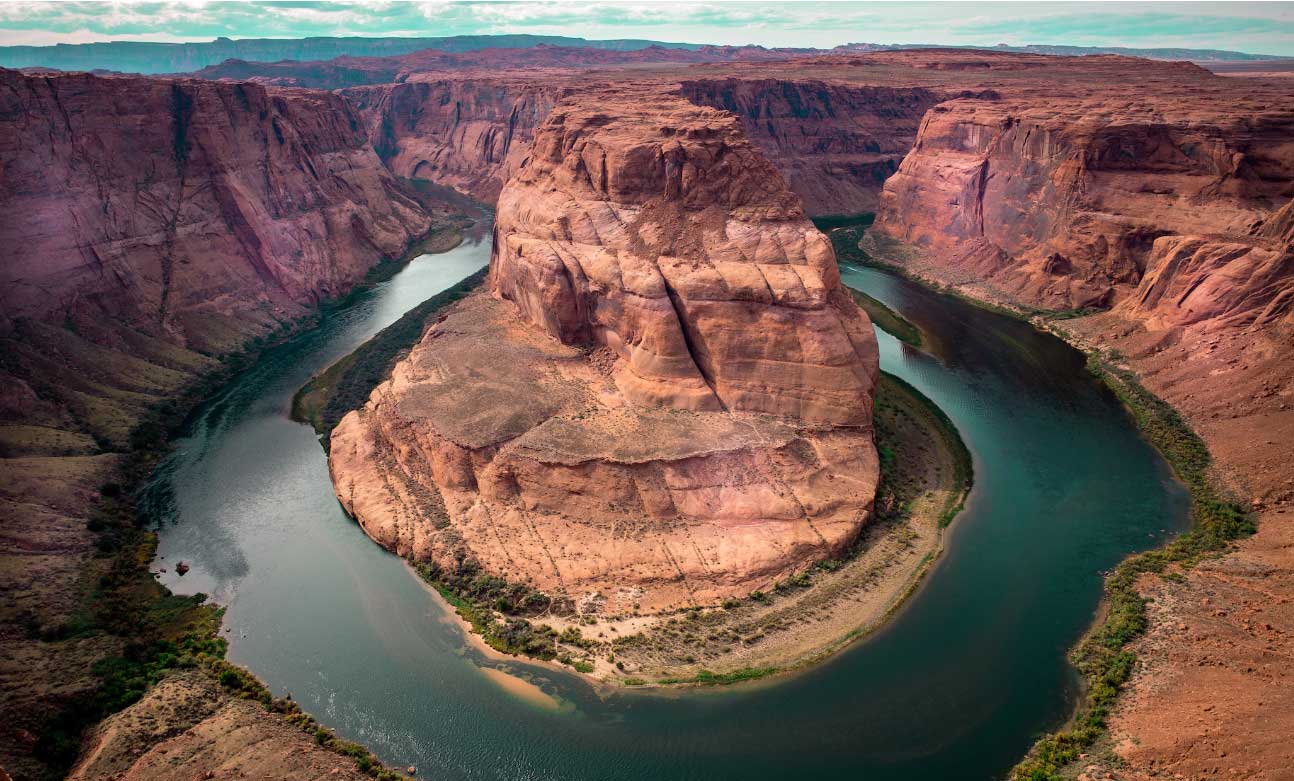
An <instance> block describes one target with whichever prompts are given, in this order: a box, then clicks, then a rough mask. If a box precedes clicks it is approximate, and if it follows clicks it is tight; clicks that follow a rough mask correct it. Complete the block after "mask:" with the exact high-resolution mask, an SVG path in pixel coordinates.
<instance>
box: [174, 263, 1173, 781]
mask: <svg viewBox="0 0 1294 781" xmlns="http://www.w3.org/2000/svg"><path fill="white" fill-rule="evenodd" d="M488 255H489V247H488V242H482V243H476V244H471V243H469V244H465V245H463V246H460V247H459V248H458V249H456V250H453V251H452V252H449V253H446V254H443V255H435V256H423V257H421V258H418V259H417V260H415V261H413V262H412V263H411V264H409V266H408V267H407V268H405V269H404V270H403V271H401V272H400V273H399V274H398V275H397V276H395V277H394V278H393V279H391V280H390V281H388V282H385V283H383V284H381V285H380V286H378V287H377V288H375V289H374V290H372V291H369V292H367V293H365V294H364V295H362V296H360V297H358V299H357V300H356V301H354V302H353V303H352V304H350V305H349V306H348V307H346V308H345V309H342V310H339V311H336V312H333V313H331V314H329V315H328V316H327V317H326V318H325V320H324V322H323V323H322V325H321V326H320V328H318V329H317V330H315V331H312V332H310V333H307V334H304V335H303V336H301V337H300V338H299V339H296V340H294V341H293V342H291V343H289V344H286V345H283V346H282V347H280V348H277V349H275V350H272V351H270V352H269V353H268V354H267V355H265V356H264V357H263V359H262V360H261V361H259V362H258V363H257V364H256V365H255V366H254V367H253V368H252V369H251V370H249V371H248V372H247V373H245V374H244V375H243V376H241V377H239V378H238V379H236V380H235V381H234V382H233V383H232V384H231V385H230V386H228V387H227V388H226V389H225V390H224V391H223V392H222V393H221V394H220V395H219V396H218V397H217V398H215V399H213V400H212V401H211V402H209V403H208V404H206V405H205V406H204V407H202V408H201V409H200V410H199V412H198V413H197V414H195V415H194V416H193V418H192V421H191V424H190V427H189V430H188V432H187V437H186V438H185V439H184V440H183V441H181V442H180V443H179V447H178V449H177V451H176V453H175V455H174V457H172V458H171V459H170V460H169V461H168V462H167V463H166V464H165V465H164V466H163V468H162V469H160V470H159V472H158V475H157V477H156V480H155V482H154V485H153V486H152V491H151V498H152V499H153V500H154V501H155V503H156V504H157V506H158V507H159V508H160V509H159V510H158V515H159V522H160V524H161V547H160V550H159V555H160V556H162V557H164V561H162V562H161V564H162V566H166V567H167V568H168V570H171V572H170V573H169V574H168V575H166V576H165V577H166V582H167V584H168V585H169V586H171V587H172V588H173V589H176V590H178V591H182V592H185V593H191V592H194V591H203V592H206V593H208V594H210V595H212V597H213V598H214V599H215V600H217V601H219V602H221V603H223V604H225V605H227V606H228V614H227V616H226V619H225V623H226V626H227V627H228V628H229V633H228V636H229V637H230V640H231V650H230V658H231V659H232V660H233V661H235V662H238V663H240V664H244V665H246V666H248V667H250V668H251V669H252V670H253V671H254V672H255V673H256V674H257V675H259V676H260V677H261V678H262V679H263V680H264V681H266V683H267V684H269V686H270V687H271V688H272V689H273V690H274V691H275V692H276V693H278V694H282V693H284V692H291V694H292V696H293V697H295V698H296V699H297V700H298V701H299V702H300V703H301V705H302V706H303V707H305V708H306V709H307V710H308V711H310V712H312V713H314V714H315V715H316V716H317V717H318V718H319V719H320V720H321V721H323V722H324V723H325V724H327V725H329V726H331V727H333V728H335V729H336V730H337V731H338V732H339V733H341V734H343V735H345V736H346V737H349V738H352V739H355V740H359V741H362V742H364V743H366V744H368V745H369V746H370V747H372V748H373V750H374V751H375V752H376V753H377V754H378V755H379V756H381V757H382V758H383V759H384V760H386V761H387V762H388V763H391V764H393V765H397V766H400V767H404V766H406V765H417V766H418V770H419V775H420V776H423V777H429V778H457V777H463V778H508V779H512V778H554V779H556V778H590V779H591V778H598V779H603V778H616V779H629V778H634V779H637V778H643V779H647V778H652V779H658V778H665V777H670V778H742V779H750V778H783V777H787V776H790V775H792V774H795V775H797V776H798V777H815V776H826V775H843V774H848V777H851V778H865V779H905V780H910V779H936V778H938V779H943V778H970V779H987V778H991V777H994V776H999V775H1001V774H1002V773H1003V772H1004V771H1005V770H1006V769H1007V768H1009V767H1010V765H1011V764H1012V763H1013V762H1014V760H1015V759H1016V758H1018V757H1019V756H1020V755H1021V754H1022V753H1023V752H1024V751H1025V750H1026V749H1027V748H1028V746H1029V744H1030V742H1031V741H1032V739H1033V738H1034V737H1035V736H1036V734H1037V733H1038V732H1040V731H1042V730H1044V729H1047V728H1049V727H1052V726H1055V725H1056V724H1057V723H1058V722H1059V721H1061V720H1063V718H1064V717H1065V715H1066V713H1067V712H1068V709H1069V707H1070V705H1071V703H1072V698H1073V696H1074V694H1075V677H1074V675H1073V673H1072V671H1071V670H1070V669H1069V668H1068V666H1067V664H1066V662H1065V652H1066V649H1067V648H1069V647H1070V646H1071V645H1072V644H1073V642H1074V641H1075V640H1076V639H1077V638H1078V637H1079V635H1080V634H1081V633H1082V631H1083V630H1084V628H1085V627H1086V626H1087V625H1088V623H1089V622H1090V621H1091V618H1092V616H1093V613H1094V611H1095V609H1096V607H1097V602H1098V600H1099V597H1100V588H1101V578H1100V572H1101V571H1102V570H1105V569H1108V568H1110V567H1111V566H1113V565H1114V564H1115V563H1116V562H1117V561H1118V560H1119V559H1121V558H1122V557H1123V556H1124V555H1126V554H1127V553H1129V552H1131V551H1135V550H1139V549H1143V548H1146V547H1149V546H1153V545H1157V544H1159V543H1160V542H1162V540H1163V538H1164V537H1165V536H1166V535H1168V534H1171V533H1173V532H1175V531H1176V530H1179V529H1180V528H1181V527H1182V526H1183V525H1184V523H1185V517H1186V503H1185V496H1184V493H1183V491H1182V490H1181V489H1180V487H1179V486H1178V485H1177V484H1176V483H1175V482H1173V481H1172V480H1171V478H1170V476H1169V473H1168V472H1167V469H1166V467H1165V466H1164V465H1163V463H1162V461H1161V460H1160V459H1159V458H1158V457H1157V455H1156V454H1155V453H1154V451H1152V450H1151V449H1150V448H1149V447H1148V446H1147V445H1145V444H1144V443H1143V442H1142V441H1141V440H1140V439H1139V438H1138V437H1137V436H1136V434H1135V432H1134V431H1133V429H1132V426H1131V424H1130V423H1129V421H1128V419H1127V418H1126V417H1125V415H1124V414H1123V412H1122V411H1121V410H1120V409H1119V407H1118V405H1117V403H1116V402H1115V401H1114V399H1113V398H1112V397H1110V396H1109V394H1108V393H1106V392H1104V391H1103V390H1102V389H1101V388H1100V387H1099V386H1098V385H1096V384H1095V383H1094V382H1093V381H1092V380H1091V379H1090V378H1089V377H1088V376H1087V374H1086V373H1085V372H1084V370H1083V362H1082V357H1081V356H1080V355H1079V354H1078V353H1076V352H1074V351H1073V350H1071V349H1069V348H1068V347H1066V346H1065V345H1064V344H1062V343H1061V342H1059V341H1058V340H1056V339H1053V338H1051V337H1049V336H1045V335H1042V334H1039V333H1038V332H1036V331H1034V330H1033V329H1031V328H1030V327H1029V326H1028V325H1026V324H1024V323H1020V322H1016V321H1014V320H1010V319H1007V318H1003V317H1000V316H997V315H994V314H991V313H988V312H985V311H982V310H979V309H976V308H973V307H971V306H968V305H966V304H964V303H962V302H960V301H957V300H955V299H951V298H948V297H944V296H939V295H936V294H934V293H931V292H928V291H926V290H924V289H921V288H919V287H917V286H915V285H912V284H911V283H909V282H906V281H904V280H902V279H899V278H896V277H893V276H890V275H888V274H885V273H883V272H879V271H874V270H870V269H854V268H844V269H842V274H843V276H844V279H845V281H846V282H847V283H848V284H850V285H852V286H855V287H858V288H861V289H863V290H866V291H867V292H868V293H870V294H871V295H872V296H873V297H875V298H877V299H880V300H882V301H884V302H886V303H887V304H889V305H891V306H892V307H893V308H895V309H896V310H898V311H900V312H902V313H903V314H904V315H905V316H906V317H908V319H910V320H912V321H913V322H914V323H916V324H917V325H918V326H920V327H921V328H922V329H923V331H924V332H925V333H926V335H927V341H928V344H927V350H928V352H922V351H918V350H913V349H911V348H908V347H906V346H904V345H902V344H900V343H899V342H897V341H895V340H894V339H892V338H890V337H888V336H887V335H885V334H881V335H880V342H881V362H882V366H883V368H884V369H885V370H886V371H889V372H892V373H894V374H897V375H899V376H901V377H903V378H904V379H906V380H907V381H909V382H910V383H912V384H913V385H915V386H916V387H918V388H919V389H921V390H922V391H923V392H924V393H925V394H926V395H928V396H929V397H930V398H932V399H933V400H934V401H935V402H936V403H938V404H939V405H940V406H941V407H942V408H943V409H944V410H946V411H947V412H948V414H949V416H950V417H951V418H952V419H953V421H954V422H955V423H956V425H957V427H958V428H959V429H960V430H961V432H962V434H963V436H964V437H965V439H966V441H967V444H968V445H969V447H970V449H971V451H972V452H973V454H974V457H975V477H976V484H975V489H974V491H973V493H972V495H971V499H970V501H969V503H968V505H967V509H966V510H965V512H963V514H962V515H961V516H960V517H959V518H958V520H957V521H956V523H955V524H954V526H953V528H952V530H951V532H950V539H949V545H948V549H947V552H946V553H945V555H944V557H943V559H942V560H941V561H940V563H939V564H938V566H937V567H935V568H934V570H933V571H932V572H931V574H930V576H929V577H928V578H927V580H926V582H925V584H924V586H923V587H922V588H921V589H920V590H919V592H918V593H917V594H916V595H915V596H914V597H913V598H912V599H911V600H910V602H909V603H908V605H907V606H906V608H905V609H904V610H902V611H901V612H900V613H899V615H898V616H897V617H896V618H895V620H894V621H893V622H892V623H891V624H890V625H889V626H888V627H886V628H885V629H884V630H882V631H881V632H880V633H878V634H876V635H874V636H872V637H871V638H869V639H867V640H866V641H864V642H861V643H858V644H856V645H855V646H854V647H852V648H851V649H849V650H848V651H846V652H844V653H842V654H839V655H838V656H836V657H835V658H834V659H832V660H831V661H829V662H827V663H826V664H823V665H821V666H819V667H817V668H814V669H812V670H810V671H807V672H804V673H802V674H799V675H796V676H793V677H790V678H787V679H785V680H778V681H773V682H763V683H759V684H755V685H750V686H742V687H732V688H726V689H716V690H707V691H701V692H683V693H673V694H669V695H664V696H662V695H652V694H644V693H632V692H631V693H626V694H618V695H615V696H609V697H605V698H603V697H599V696H598V695H597V694H595V693H594V691H593V690H592V689H591V688H590V687H589V686H587V685H586V684H585V683H584V682H582V681H581V680H580V679H579V678H577V677H575V676H568V675H565V674H562V673H557V672H553V671H550V670H546V669H541V668H536V667H532V666H528V665H524V664H520V663H516V664H513V665H511V671H512V672H514V673H517V674H519V675H522V676H523V677H526V678H528V679H529V680H530V681H532V682H533V683H536V684H538V685H540V686H541V687H542V688H543V689H544V691H545V692H547V693H548V694H550V695H551V696H553V697H556V698H557V699H558V702H559V704H560V707H557V708H552V707H547V708H545V707H540V706H539V705H537V704H536V703H534V702H533V701H527V700H523V699H519V698H517V697H514V696H513V695H511V694H509V693H508V692H506V691H505V690H504V689H503V688H502V687H501V686H499V685H498V684H497V682H496V681H495V680H494V679H492V678H491V677H488V676H487V675H485V674H483V673H482V672H481V671H480V669H479V668H478V667H477V665H476V663H477V662H480V661H482V660H481V659H480V658H479V656H478V654H477V653H476V652H475V651H474V650H471V649H470V648H469V647H468V646H467V645H466V644H465V641H464V638H463V636H462V634H461V633H460V631H459V630H458V628H457V626H456V625H455V624H454V623H453V622H452V621H450V620H449V618H448V615H447V613H446V609H445V608H444V607H443V606H442V605H441V603H439V602H438V601H437V599H436V598H435V597H433V595H431V594H430V593H429V592H428V591H427V590H426V589H425V588H424V587H423V585H422V584H421V583H420V581H419V580H418V579H417V578H416V577H415V576H414V575H413V574H412V573H411V572H410V571H409V570H408V569H407V568H406V567H405V566H404V565H403V564H402V563H401V562H400V561H399V560H398V559H396V558H395V557H393V556H391V555H389V554H387V553H386V552H384V551H382V550H381V549H379V548H378V547H377V546H376V545H374V544H372V543H371V542H370V541H369V540H368V539H367V538H366V537H365V536H364V535H363V533H362V532H361V531H360V530H359V528H358V526H356V525H355V524H354V523H353V522H352V521H351V520H349V519H348V518H347V517H346V516H345V515H344V514H343V513H342V511H341V509H340V508H339V506H338V505H337V502H336V501H335V500H334V498H333V495H332V490H331V486H330V483H329V480H328V471H327V464H326V461H325V458H324V453H323V450H322V449H321V448H320V446H319V444H318V442H317V441H316V440H315V436H314V434H313V432H312V431H311V430H310V429H309V428H308V427H306V426H302V425H299V424H296V423H293V422H292V421H290V420H289V419H288V417H287V413H288V408H289V403H290V400H291V397H292V394H293V393H294V392H295V391H296V389H297V388H299V387H300V386H301V385H302V384H303V383H304V382H305V381H306V380H307V379H308V378H309V377H310V376H311V375H312V374H313V373H315V372H317V371H319V370H320V369H322V368H324V367H326V366H327V365H329V364H330V363H331V362H332V361H334V360H336V359H337V358H339V357H341V356H343V355H345V354H346V353H348V352H349V351H351V350H352V349H354V348H355V347H356V346H357V345H358V344H360V343H362V342H363V341H364V340H365V339H366V338H367V337H368V336H371V335H372V334H373V333H375V332H376V331H377V330H379V329H380V328H381V327H383V326H385V325H387V324H389V323H390V322H392V321H394V320H395V319H396V318H398V317H399V315H400V314H401V313H403V312H404V311H407V310H408V309H409V308H411V307H413V306H414V305H416V304H417V303H419V302H421V301H423V300H425V299H426V298H428V297H430V296H432V295H434V294H435V293H437V292H439V291H440V290H442V289H444V288H446V287H448V286H450V285H452V284H454V283H455V282H457V281H459V280H460V279H462V278H463V277H466V276H468V275H469V274H471V273H472V272H474V271H475V270H477V269H478V268H480V267H481V266H483V265H484V264H485V263H486V262H487V260H488ZM179 559H183V560H184V561H186V562H188V563H190V564H191V565H192V567H193V569H192V571H190V572H189V573H188V574H187V575H186V576H184V577H183V578H180V577H178V576H176V575H174V573H173V567H172V566H170V565H171V564H173V563H174V562H175V561H176V560H179ZM491 664H495V665H496V666H497V663H493V662H492V663H491Z"/></svg>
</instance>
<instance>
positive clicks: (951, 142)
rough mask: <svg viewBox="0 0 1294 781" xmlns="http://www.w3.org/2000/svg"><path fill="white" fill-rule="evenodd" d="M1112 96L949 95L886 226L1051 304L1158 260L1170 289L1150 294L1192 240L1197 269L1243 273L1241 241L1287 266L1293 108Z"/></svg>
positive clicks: (1125, 289)
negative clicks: (1283, 235)
mask: <svg viewBox="0 0 1294 781" xmlns="http://www.w3.org/2000/svg"><path fill="white" fill-rule="evenodd" d="M1214 81H1217V80H1216V79H1214ZM1201 91H1204V90H1201ZM1105 100H1106V96H1104V95H1100V94H1097V95H1094V96H1092V97H1089V98H1086V99H1075V98H1073V97H1072V96H1071V97H1065V98H1061V99H1057V100H1053V101H1048V102H1046V103H1045V104H1044V105H1042V106H1039V105H1029V104H1025V103H1023V102H1021V101H1019V100H1015V101H1010V100H1003V101H983V100H956V101H951V102H949V103H945V104H941V105H939V106H936V107H935V108H934V109H933V110H932V111H931V112H930V113H929V115H927V117H926V118H925V120H924V121H923V122H922V125H921V131H920V134H919V136H918V138H917V141H916V144H915V146H914V147H913V149H912V152H911V153H910V154H909V155H908V157H907V158H906V159H905V160H904V162H903V164H902V166H900V168H899V171H898V172H897V173H896V174H895V176H894V177H893V178H892V179H890V180H889V181H888V182H887V183H886V185H885V189H884V192H883V194H882V198H881V201H882V203H881V211H880V215H879V217H878V220H877V230H878V232H880V233H883V234H888V235H889V236H890V237H892V238H896V239H899V240H900V241H902V242H905V243H908V244H913V245H916V247H917V248H919V249H920V250H921V251H922V252H923V253H924V254H925V255H926V256H927V257H928V259H929V260H930V262H931V264H932V265H933V266H937V267H940V268H943V269H944V270H945V271H946V272H947V273H948V274H949V275H951V276H952V277H953V278H961V277H965V278H966V279H974V280H975V281H976V283H977V284H981V285H984V286H986V287H988V288H991V289H992V290H994V291H995V292H997V293H998V294H1000V295H1002V296H1004V297H1006V298H1009V299H1012V300H1014V301H1016V302H1019V303H1023V304H1026V305H1030V306H1040V307H1045V308H1053V309H1067V308H1080V307H1092V306H1095V307H1107V306H1110V305H1112V304H1113V303H1115V302H1117V301H1120V300H1123V299H1125V298H1129V297H1130V296H1133V295H1134V290H1136V288H1137V286H1138V285H1139V284H1140V283H1141V282H1142V280H1143V277H1146V276H1147V274H1150V275H1152V276H1154V277H1156V279H1155V280H1154V281H1153V282H1149V284H1151V286H1152V287H1153V288H1155V289H1156V290H1158V291H1160V292H1158V293H1157V292H1154V291H1143V292H1144V293H1145V295H1144V296H1142V293H1137V294H1136V295H1138V296H1142V297H1143V298H1145V299H1146V301H1149V300H1150V299H1151V298H1154V299H1156V300H1158V298H1159V297H1160V293H1161V292H1162V290H1163V287H1164V279H1163V277H1164V274H1165V273H1176V270H1177V269H1179V268H1180V267H1181V266H1182V264H1181V263H1180V259H1181V257H1182V256H1183V253H1185V254H1186V255H1189V256H1191V257H1193V258H1194V259H1195V260H1194V261H1193V262H1192V263H1191V264H1188V265H1189V266H1191V267H1193V268H1195V269H1196V270H1198V269H1199V268H1200V267H1201V264H1204V265H1207V266H1209V267H1210V268H1221V266H1228V267H1229V268H1230V271H1226V272H1224V273H1223V277H1227V276H1230V277H1231V282H1236V281H1242V280H1241V277H1245V276H1248V271H1245V272H1243V273H1238V272H1239V270H1240V266H1235V265H1232V260H1233V259H1234V257H1235V256H1236V254H1237V251H1238V250H1237V246H1239V245H1243V246H1245V247H1251V248H1253V251H1252V253H1250V252H1248V251H1246V252H1243V253H1241V254H1249V255H1250V257H1249V259H1248V260H1246V261H1245V262H1244V264H1245V265H1246V268H1248V267H1250V266H1252V270H1253V271H1254V272H1255V273H1257V274H1258V275H1259V276H1260V277H1263V278H1267V277H1272V276H1273V275H1274V277H1280V276H1282V274H1284V276H1286V277H1288V268H1287V266H1285V267H1284V268H1286V271H1285V272H1282V271H1281V268H1282V263H1281V261H1279V260H1278V259H1276V258H1273V257H1270V256H1269V255H1268V254H1267V253H1268V252H1269V250H1270V249H1271V248H1273V247H1274V246H1275V244H1274V243H1273V241H1272V240H1270V239H1267V238H1264V237H1263V236H1261V235H1260V234H1261V226H1262V225H1263V224H1264V222H1265V221H1266V220H1267V219H1268V217H1269V216H1271V215H1272V213H1273V212H1274V211H1276V209H1277V208H1279V207H1280V206H1282V205H1284V203H1285V202H1286V201H1287V200H1288V198H1289V197H1290V195H1291V194H1294V189H1292V187H1291V184H1290V183H1291V181H1294V115H1291V114H1289V112H1287V111H1283V110H1280V109H1276V108H1275V107H1274V106H1269V105H1267V104H1265V102H1264V100H1263V98H1262V97H1261V96H1256V97H1254V98H1252V99H1249V100H1242V99H1237V98H1235V97H1227V96H1226V95H1225V94H1222V93H1219V94H1217V95H1216V96H1213V97H1210V96H1208V95H1207V94H1206V95H1200V94H1198V93H1197V92H1195V91H1192V92H1182V93H1181V94H1177V95H1160V96H1156V95H1154V94H1153V93H1152V94H1150V95H1147V96H1146V98H1145V100H1144V102H1143V103H1141V104H1140V105H1137V106H1120V108H1118V109H1111V108H1109V105H1108V103H1107V102H1105ZM1205 245H1208V246H1207V247H1205ZM1202 248H1203V250H1202V251H1201V249H1202ZM1174 258H1177V260H1174ZM1219 264H1220V265H1219ZM1223 277H1219V281H1221V279H1222V278H1223ZM1244 284H1246V285H1247V284H1249V282H1248V281H1244ZM1271 284H1273V281H1272V279H1268V280H1267V281H1265V282H1260V283H1259V285H1260V287H1263V288H1269V287H1270V285H1271ZM1277 284H1279V283H1277ZM1242 295H1243V296H1248V294H1242ZM1258 296H1259V298H1260V299H1263V300H1264V301H1265V300H1267V299H1270V298H1273V297H1275V298H1282V296H1280V295H1274V294H1273V293H1272V291H1270V290H1268V291H1267V292H1262V293H1258ZM1228 297H1234V294H1233V293H1228ZM1255 305H1258V304H1255ZM1265 316H1270V314H1269V315H1265Z"/></svg>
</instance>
